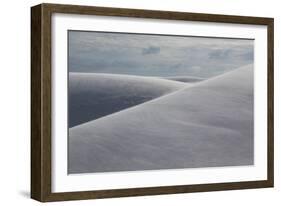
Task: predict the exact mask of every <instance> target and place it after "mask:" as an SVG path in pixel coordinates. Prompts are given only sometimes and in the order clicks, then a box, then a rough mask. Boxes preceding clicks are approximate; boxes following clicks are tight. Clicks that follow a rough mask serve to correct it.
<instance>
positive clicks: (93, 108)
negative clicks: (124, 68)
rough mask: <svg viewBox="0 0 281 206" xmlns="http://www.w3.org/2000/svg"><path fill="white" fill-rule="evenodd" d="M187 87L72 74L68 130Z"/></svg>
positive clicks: (123, 77) (143, 79) (124, 77)
mask: <svg viewBox="0 0 281 206" xmlns="http://www.w3.org/2000/svg"><path fill="white" fill-rule="evenodd" d="M187 85H188V84H184V83H180V82H175V81H170V80H165V79H159V78H150V77H149V78H148V77H140V76H129V75H114V74H93V73H92V74H89V73H70V74H69V127H73V126H76V125H79V124H81V123H85V122H87V121H90V120H94V119H98V118H100V117H103V116H106V115H109V114H112V113H114V112H117V111H120V110H123V109H126V108H129V107H132V106H135V105H138V104H141V103H143V102H146V101H149V100H152V99H154V98H157V97H160V96H162V95H165V94H168V93H171V92H174V91H176V90H178V89H181V88H183V87H185V86H187Z"/></svg>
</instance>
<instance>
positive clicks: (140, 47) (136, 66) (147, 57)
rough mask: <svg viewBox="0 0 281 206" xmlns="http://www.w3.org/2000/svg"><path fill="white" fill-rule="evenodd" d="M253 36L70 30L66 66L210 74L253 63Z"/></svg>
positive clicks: (161, 74) (102, 70)
mask: <svg viewBox="0 0 281 206" xmlns="http://www.w3.org/2000/svg"><path fill="white" fill-rule="evenodd" d="M253 52H254V40H246V39H226V38H207V37H188V36H168V35H155V34H153V35H152V34H128V33H110V32H94V31H89V32H87V31H69V32H68V69H69V72H90V73H111V74H127V75H141V76H159V77H169V76H195V77H204V78H209V77H212V76H216V75H219V74H222V73H225V72H228V71H231V70H233V69H236V68H239V67H241V66H244V65H247V64H252V63H253V58H254V54H253Z"/></svg>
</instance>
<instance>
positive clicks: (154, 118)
mask: <svg viewBox="0 0 281 206" xmlns="http://www.w3.org/2000/svg"><path fill="white" fill-rule="evenodd" d="M254 42H255V41H254V39H250V38H222V37H208V36H188V35H186V36H184V35H182V36H181V35H169V34H165V35H164V34H147V33H122V32H104V31H86V30H85V31H84V30H68V31H67V46H68V48H67V51H68V54H67V56H68V57H67V58H68V59H67V61H68V62H67V65H68V66H67V67H68V68H67V69H68V158H67V161H68V163H67V170H68V171H67V172H68V174H81V173H104V172H129V171H131V172H133V171H146V170H168V169H169V170H171V169H192V168H209V167H234V166H235V167H237V166H251V165H254V71H255V65H254Z"/></svg>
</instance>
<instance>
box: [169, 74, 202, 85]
mask: <svg viewBox="0 0 281 206" xmlns="http://www.w3.org/2000/svg"><path fill="white" fill-rule="evenodd" d="M165 79H168V80H173V81H178V82H186V83H195V82H201V81H203V80H205V79H204V78H200V77H188V76H178V77H167V78H165Z"/></svg>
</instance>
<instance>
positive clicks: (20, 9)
mask: <svg viewBox="0 0 281 206" xmlns="http://www.w3.org/2000/svg"><path fill="white" fill-rule="evenodd" d="M45 2H46V3H47V2H49V3H68V4H70V3H72V4H84V5H95V6H112V7H128V8H140V9H157V10H172V11H186V12H202V13H219V14H232V15H248V16H249V15H250V16H268V17H274V18H275V165H276V167H275V188H274V189H255V190H237V191H223V192H207V193H194V194H180V195H165V196H147V197H133V198H115V199H106V200H87V201H71V202H57V203H47V205H66V206H68V205H82V206H83V205H92V204H95V205H97V206H98V205H124V206H125V205H148V204H149V205H150V204H151V205H164V206H165V205H187V204H188V205H213V204H214V205H218V206H219V205H229V206H231V205H235V206H236V205H246V204H251V205H280V196H281V166H280V163H281V141H280V136H281V134H280V132H281V130H280V128H281V126H280V125H281V124H280V123H281V122H280V106H279V105H280V104H281V99H280V92H279V91H280V88H281V78H280V77H281V74H280V70H279V68H280V66H281V65H280V59H281V56H280V54H281V53H280V37H281V12H280V8H281V7H280V6H281V5H278V3H279V2H280V1H276V0H263V1H260V0H211V1H210V0H165V1H164V0H162V1H161V0H122V1H121V0H119V1H116V0H108V1H102V0H79V1H75V0H69V1H67V0H60V1H58V0H57V1H45ZM39 3H41V1H37V0H29V1H22V0H18V1H16V0H9V1H8V0H6V1H2V2H1V12H0V15H1V18H0V21H1V32H0V52H1V53H0V57H1V59H0V65H1V66H0V69H1V73H0V94H1V100H0V104H1V106H0V120H1V122H0V125H1V127H0V133H1V136H0V138H1V142H2V144H1V149H0V153H1V155H0V162H1V166H0V167H1V169H0V183H1V184H0V194H1V197H0V202H1V205H23V206H24V205H29V206H32V205H39V204H40V203H38V202H36V201H34V200H31V199H29V184H30V177H29V176H30V169H29V168H30V155H29V154H30V116H29V114H30V7H31V6H33V5H36V4H39ZM278 202H279V204H278Z"/></svg>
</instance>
